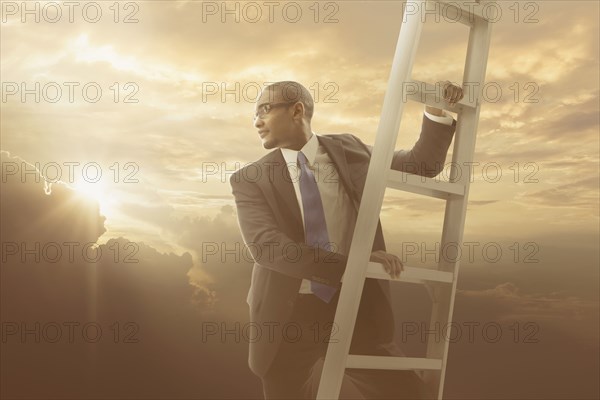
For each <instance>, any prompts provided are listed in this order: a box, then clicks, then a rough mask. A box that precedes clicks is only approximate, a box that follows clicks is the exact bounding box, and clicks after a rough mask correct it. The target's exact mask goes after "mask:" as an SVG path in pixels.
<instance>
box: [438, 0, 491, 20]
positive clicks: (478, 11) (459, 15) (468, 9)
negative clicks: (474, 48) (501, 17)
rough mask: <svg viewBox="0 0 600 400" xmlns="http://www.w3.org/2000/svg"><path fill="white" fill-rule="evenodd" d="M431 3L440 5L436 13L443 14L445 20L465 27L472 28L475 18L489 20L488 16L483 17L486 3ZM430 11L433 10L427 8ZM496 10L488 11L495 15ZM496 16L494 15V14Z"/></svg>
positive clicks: (442, 0) (453, 0) (449, 1)
mask: <svg viewBox="0 0 600 400" xmlns="http://www.w3.org/2000/svg"><path fill="white" fill-rule="evenodd" d="M428 1H429V2H430V3H432V2H433V3H438V4H439V7H438V8H435V10H436V11H439V12H440V13H443V15H444V18H445V20H448V21H457V22H460V23H462V24H464V25H467V26H471V25H473V22H475V18H480V19H482V20H487V18H486V16H484V15H483V13H482V11H483V7H484V6H485V1H482V2H481V3H479V2H478V3H475V2H474V1H473V0H471V1H460V0H459V1H456V0H428ZM476 1H477V0H476ZM427 9H428V10H430V9H431V8H427ZM494 11H495V10H491V11H488V13H490V14H491V13H493V12H494ZM492 15H494V14H492Z"/></svg>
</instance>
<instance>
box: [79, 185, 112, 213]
mask: <svg viewBox="0 0 600 400" xmlns="http://www.w3.org/2000/svg"><path fill="white" fill-rule="evenodd" d="M71 187H72V188H73V189H74V190H75V191H76V192H77V193H79V194H80V195H81V196H84V197H86V198H88V199H90V200H93V201H95V202H97V203H98V206H99V208H100V214H102V215H104V216H105V217H108V216H109V215H112V213H113V211H114V206H115V201H114V198H113V196H111V195H110V193H109V190H108V188H107V187H106V185H104V184H103V183H102V182H96V183H91V182H85V181H82V182H77V183H74V184H72V185H71Z"/></svg>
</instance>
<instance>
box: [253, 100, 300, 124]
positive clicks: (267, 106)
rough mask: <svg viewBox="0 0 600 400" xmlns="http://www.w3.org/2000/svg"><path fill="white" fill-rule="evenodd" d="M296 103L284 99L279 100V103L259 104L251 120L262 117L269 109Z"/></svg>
mask: <svg viewBox="0 0 600 400" xmlns="http://www.w3.org/2000/svg"><path fill="white" fill-rule="evenodd" d="M294 103H296V102H295V101H285V102H281V103H265V104H261V105H260V106H259V107H258V109H257V110H256V112H255V113H254V115H253V116H252V120H253V121H256V118H259V117H260V118H263V117H264V116H265V115H267V114H268V113H269V112H271V110H272V109H273V108H275V107H280V106H283V105H286V104H294Z"/></svg>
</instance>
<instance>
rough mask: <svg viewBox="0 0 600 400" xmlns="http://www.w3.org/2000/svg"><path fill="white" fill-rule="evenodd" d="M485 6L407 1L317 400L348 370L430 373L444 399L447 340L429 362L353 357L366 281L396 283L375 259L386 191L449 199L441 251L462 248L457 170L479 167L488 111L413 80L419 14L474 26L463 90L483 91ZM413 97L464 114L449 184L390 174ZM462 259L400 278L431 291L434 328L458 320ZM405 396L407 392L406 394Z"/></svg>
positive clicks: (464, 176) (461, 181) (435, 346)
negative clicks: (478, 139)
mask: <svg viewBox="0 0 600 400" xmlns="http://www.w3.org/2000/svg"><path fill="white" fill-rule="evenodd" d="M485 1H487V0H478V1H477V4H476V5H475V2H474V1H468V2H462V1H447V0H433V1H432V0H430V1H427V0H407V2H406V6H405V13H404V19H403V21H404V23H403V24H402V27H401V30H400V35H399V38H398V43H397V45H396V52H395V55H394V60H393V63H392V69H391V72H390V78H389V82H388V89H387V91H386V93H385V98H384V101H383V109H382V112H381V119H380V122H379V127H378V130H377V136H376V138H375V145H374V147H373V151H372V155H371V160H370V164H369V170H368V173H367V179H366V183H365V187H364V191H363V196H362V200H361V203H360V208H359V213H358V217H357V221H356V227H355V229H354V235H353V237H352V246H351V248H350V254H349V256H348V264H347V266H346V271H345V273H344V278H343V284H342V288H341V293H340V297H339V301H338V306H337V310H336V314H335V319H334V326H335V327H336V330H335V339H336V342H335V343H329V346H328V350H327V354H326V357H325V363H324V365H323V370H322V374H321V381H320V384H319V390H318V394H317V399H320V400H331V399H337V398H338V397H339V393H340V389H341V385H342V378H343V376H344V373H345V370H346V368H367V369H397V370H415V371H423V372H422V377H423V379H424V380H425V382H426V384H427V385H428V386H429V387H430V388H431V389H432V393H436V392H437V398H438V399H442V394H443V389H444V375H445V371H446V362H447V358H448V344H449V341H448V338H444V340H440V341H435V340H433V341H430V340H428V342H427V354H426V357H425V358H415V357H389V356H365V355H352V354H348V353H349V351H350V343H351V340H352V332H353V330H354V325H355V322H356V318H357V313H358V308H359V305H360V299H361V296H362V288H363V287H364V280H365V278H372V279H388V280H390V279H391V277H390V276H389V274H387V273H386V272H385V271H384V269H383V266H382V265H381V264H378V263H373V262H370V261H369V258H370V254H371V250H372V246H373V241H374V238H375V230H376V228H377V223H378V216H379V215H380V212H381V205H382V203H383V197H384V194H385V190H386V188H387V187H390V188H394V189H399V190H405V191H409V192H413V193H417V194H421V195H425V196H432V197H436V198H440V199H444V200H446V211H445V215H444V226H443V232H442V239H441V241H442V243H441V246H440V248H441V249H444V248H445V245H446V244H447V243H455V244H459V245H460V244H461V243H462V237H463V230H464V223H465V215H466V210H467V201H468V194H469V182H470V174H471V169H470V168H466V170H462V171H460V170H459V171H457V168H456V166H457V165H458V166H461V165H468V164H464V163H466V162H471V161H473V154H474V151H475V135H476V131H477V125H478V122H479V110H480V107H481V103H480V98H479V94H476V95H475V98H467V96H465V97H464V98H463V99H462V100H461V101H460V102H458V103H456V104H455V106H454V108H452V109H450V108H449V106H448V105H447V103H446V102H445V101H444V100H443V96H442V95H441V93H440V92H441V90H439V87H437V86H436V85H435V84H426V83H424V82H418V81H414V80H411V71H412V66H413V63H414V58H415V54H416V50H417V47H418V44H419V38H420V36H421V30H422V26H423V21H422V19H421V18H422V16H423V12H416V13H415V12H414V11H415V10H418V11H423V10H425V9H427V10H433V9H435V10H437V11H438V12H444V13H446V14H445V16H447V17H448V18H452V20H459V22H460V23H462V24H465V25H467V26H469V29H470V30H469V43H468V48H467V57H466V63H465V71H464V74H463V84H464V82H468V83H469V84H473V83H479V86H476V87H478V88H479V87H482V84H483V82H484V79H485V71H486V66H487V58H488V52H489V46H490V38H491V23H490V22H489V21H488V20H487V19H486V18H485V16H484V15H483V14H482V5H484V4H485ZM426 7H427V8H426ZM406 82H410V83H411V85H410V87H411V88H414V87H415V86H416V87H417V88H418V89H419V91H418V93H416V94H411V95H407V94H406V93H405V92H404V87H405V85H404V84H405V83H406ZM406 86H408V85H406ZM436 91H437V94H436V95H435V96H433V95H432V93H436ZM426 94H429V96H427V95H426ZM407 98H408V99H410V100H414V101H418V102H421V103H424V104H427V105H430V106H433V107H436V108H442V109H448V110H449V111H452V112H456V113H457V114H458V118H457V125H456V134H455V139H454V148H453V155H452V161H453V162H452V164H451V168H450V179H449V182H441V181H439V180H435V179H431V178H425V177H421V176H418V175H413V174H408V173H403V172H400V171H395V170H392V169H391V168H390V166H391V162H392V157H393V152H394V148H395V144H396V139H397V132H398V130H399V128H400V120H401V117H402V112H403V109H404V102H405V100H406V99H407ZM403 100H404V101H403ZM458 258H459V257H457V260H447V259H444V257H440V258H439V262H438V269H437V270H434V269H426V268H415V267H410V266H405V268H404V271H403V272H402V273H401V275H400V278H399V279H398V281H401V282H412V283H419V284H424V285H425V286H426V288H427V289H428V291H429V293H430V295H431V297H432V301H433V305H432V307H433V309H432V312H431V321H430V327H432V326H441V327H444V326H447V325H446V324H448V323H450V322H451V321H452V312H453V308H454V298H455V294H456V283H457V276H458V268H459V260H458ZM436 323H437V324H439V325H436ZM444 331H445V332H446V333H447V335H449V334H450V330H449V329H446V330H444ZM398 390H399V391H401V390H402V388H399V389H398Z"/></svg>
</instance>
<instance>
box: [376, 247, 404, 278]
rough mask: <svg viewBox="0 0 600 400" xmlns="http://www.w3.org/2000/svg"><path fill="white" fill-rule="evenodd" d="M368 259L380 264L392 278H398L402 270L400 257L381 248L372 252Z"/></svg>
mask: <svg viewBox="0 0 600 400" xmlns="http://www.w3.org/2000/svg"><path fill="white" fill-rule="evenodd" d="M370 261H373V262H377V263H380V264H382V265H383V268H384V269H385V272H387V273H388V274H390V276H391V277H392V279H398V278H399V277H400V272H402V271H404V265H403V264H402V261H400V258H398V257H397V256H395V255H393V254H390V253H386V252H385V251H383V250H377V251H374V252H372V253H371V259H370Z"/></svg>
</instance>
